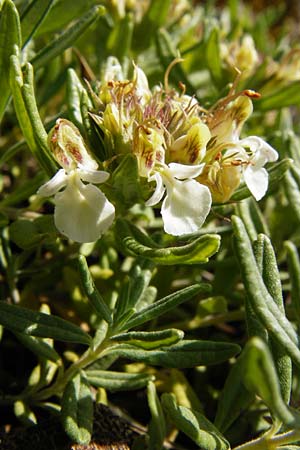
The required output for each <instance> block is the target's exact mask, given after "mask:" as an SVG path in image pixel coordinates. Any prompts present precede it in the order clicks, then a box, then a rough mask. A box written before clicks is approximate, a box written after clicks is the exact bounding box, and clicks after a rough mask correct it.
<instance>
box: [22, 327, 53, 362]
mask: <svg viewBox="0 0 300 450" xmlns="http://www.w3.org/2000/svg"><path fill="white" fill-rule="evenodd" d="M14 334H15V335H16V337H17V338H18V339H19V341H20V342H21V343H22V344H23V345H24V347H27V348H28V349H29V350H30V351H32V352H33V353H34V354H35V355H37V356H38V357H39V358H45V359H49V360H50V361H53V362H55V363H57V362H59V361H60V359H61V358H60V356H59V354H58V353H57V352H56V351H55V350H54V348H53V347H51V345H49V344H47V342H45V341H44V340H42V339H39V338H36V337H33V336H27V335H26V334H22V333H17V332H15V333H14Z"/></svg>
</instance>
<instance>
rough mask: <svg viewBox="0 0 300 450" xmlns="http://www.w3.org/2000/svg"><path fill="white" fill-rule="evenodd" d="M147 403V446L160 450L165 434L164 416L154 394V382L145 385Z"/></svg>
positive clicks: (152, 449) (153, 449)
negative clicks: (149, 416) (149, 415)
mask: <svg viewBox="0 0 300 450" xmlns="http://www.w3.org/2000/svg"><path fill="white" fill-rule="evenodd" d="M147 398H148V405H149V409H150V412H151V421H150V424H149V427H148V434H149V448H151V450H161V449H162V448H163V443H164V439H165V437H166V434H167V429H166V421H165V416H164V413H163V410H162V407H161V404H160V401H159V399H158V396H157V394H156V389H155V384H154V383H152V382H149V383H148V387H147Z"/></svg>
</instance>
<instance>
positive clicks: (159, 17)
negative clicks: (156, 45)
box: [133, 0, 171, 52]
mask: <svg viewBox="0 0 300 450" xmlns="http://www.w3.org/2000/svg"><path fill="white" fill-rule="evenodd" d="M170 4H171V0H164V1H163V2H161V1H160V0H151V2H150V4H149V7H148V9H147V11H146V12H145V14H144V15H143V19H142V21H141V22H140V23H139V24H137V26H136V28H135V32H134V39H133V45H134V49H135V50H136V51H139V52H140V51H141V50H144V49H146V48H147V47H149V45H150V43H151V39H152V37H153V36H155V34H156V31H157V30H158V29H159V28H160V27H162V26H163V25H164V24H165V21H166V18H167V16H168V12H169V9H170ZM145 30H147V33H145Z"/></svg>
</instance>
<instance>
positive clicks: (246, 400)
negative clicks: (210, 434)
mask: <svg viewBox="0 0 300 450" xmlns="http://www.w3.org/2000/svg"><path fill="white" fill-rule="evenodd" d="M243 376H244V351H243V352H242V354H241V355H240V356H239V358H238V359H237V360H236V362H235V364H234V365H233V366H232V367H231V369H230V372H229V375H228V377H227V378H226V381H225V386H224V388H223V391H222V393H221V395H220V398H219V402H218V408H217V414H216V418H215V422H214V423H215V426H216V427H217V428H218V429H219V430H220V431H221V432H222V433H224V432H226V430H228V428H229V427H230V426H231V425H232V423H233V422H234V421H235V420H236V419H237V418H238V417H239V416H240V414H241V413H242V412H243V411H245V410H246V409H247V408H248V406H249V405H250V404H251V403H252V402H253V400H254V395H253V393H252V392H249V390H248V389H246V388H245V386H244V383H243Z"/></svg>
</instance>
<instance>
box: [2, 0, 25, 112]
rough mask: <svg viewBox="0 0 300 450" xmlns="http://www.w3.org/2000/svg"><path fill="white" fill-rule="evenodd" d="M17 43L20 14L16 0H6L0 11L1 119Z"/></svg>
mask: <svg viewBox="0 0 300 450" xmlns="http://www.w3.org/2000/svg"><path fill="white" fill-rule="evenodd" d="M0 9H1V8H0ZM15 45H16V46H17V47H20V45H21V26H20V19H19V14H18V11H17V8H16V7H15V5H14V2H13V1H12V0H5V1H4V3H3V6H2V9H1V11H0V92H1V95H0V121H1V119H2V116H3V114H4V111H5V107H6V105H7V102H8V99H9V95H10V86H9V64H10V57H11V55H12V54H13V53H14V46H15Z"/></svg>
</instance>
